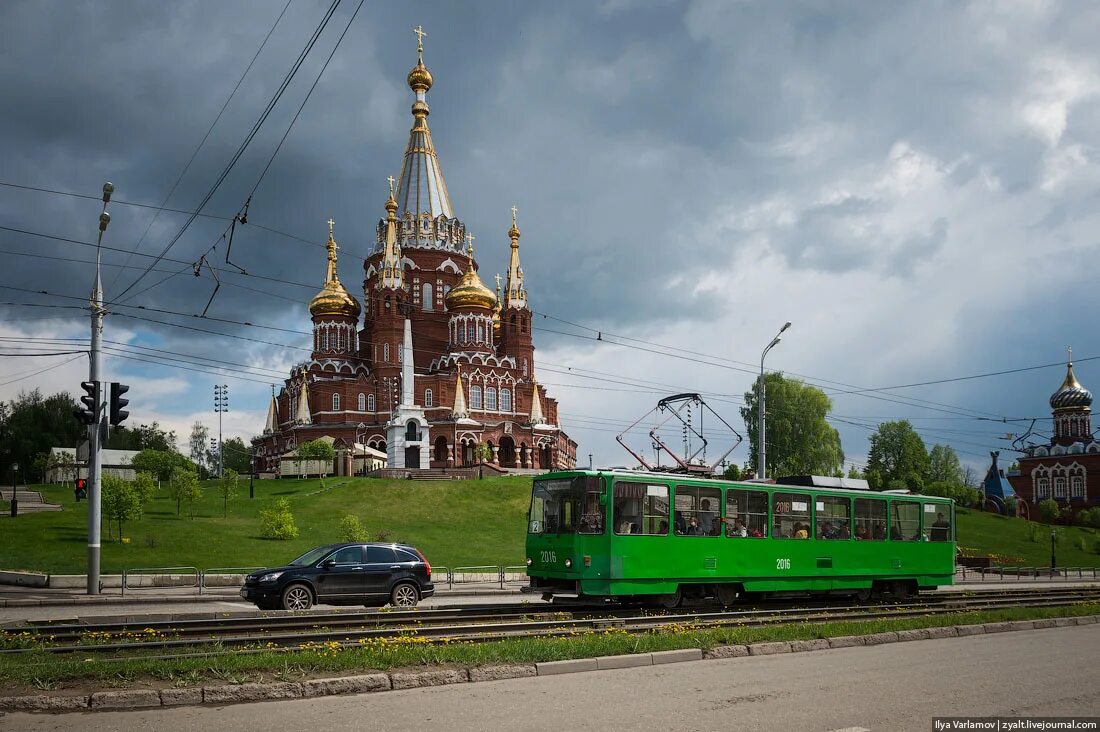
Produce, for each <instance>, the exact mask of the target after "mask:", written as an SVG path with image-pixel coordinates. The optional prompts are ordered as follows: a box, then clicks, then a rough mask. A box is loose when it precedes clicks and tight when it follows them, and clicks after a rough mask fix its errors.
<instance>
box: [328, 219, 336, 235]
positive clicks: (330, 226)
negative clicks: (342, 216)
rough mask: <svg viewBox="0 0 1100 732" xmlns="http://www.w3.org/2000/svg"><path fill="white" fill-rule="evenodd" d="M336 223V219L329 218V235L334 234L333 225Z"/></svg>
mask: <svg viewBox="0 0 1100 732" xmlns="http://www.w3.org/2000/svg"><path fill="white" fill-rule="evenodd" d="M335 223H336V222H335V221H333V220H332V219H329V220H328V235H329V236H332V226H333V224H335Z"/></svg>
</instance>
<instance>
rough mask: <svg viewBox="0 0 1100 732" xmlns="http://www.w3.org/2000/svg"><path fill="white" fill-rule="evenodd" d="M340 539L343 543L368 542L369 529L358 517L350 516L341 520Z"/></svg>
mask: <svg viewBox="0 0 1100 732" xmlns="http://www.w3.org/2000/svg"><path fill="white" fill-rule="evenodd" d="M340 538H341V540H342V541H349V542H350V541H368V539H369V536H368V534H367V529H366V527H365V526H363V524H362V523H361V522H360V521H359V517H358V516H352V515H351V514H348V515H346V516H344V518H342V519H340Z"/></svg>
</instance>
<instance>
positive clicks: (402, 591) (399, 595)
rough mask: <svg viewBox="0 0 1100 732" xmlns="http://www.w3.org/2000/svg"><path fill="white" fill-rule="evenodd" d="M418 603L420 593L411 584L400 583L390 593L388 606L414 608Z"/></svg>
mask: <svg viewBox="0 0 1100 732" xmlns="http://www.w3.org/2000/svg"><path fill="white" fill-rule="evenodd" d="M419 601H420V592H419V591H418V590H417V589H416V585H414V584H412V583H411V582H401V583H399V584H398V585H397V586H396V587H394V588H393V592H391V593H390V604H391V605H393V606H394V607H416V603H418V602H419Z"/></svg>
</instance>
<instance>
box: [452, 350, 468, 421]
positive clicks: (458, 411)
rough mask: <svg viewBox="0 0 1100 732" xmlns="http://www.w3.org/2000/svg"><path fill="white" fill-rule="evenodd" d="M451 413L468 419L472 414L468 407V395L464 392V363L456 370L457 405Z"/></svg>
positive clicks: (455, 416)
mask: <svg viewBox="0 0 1100 732" xmlns="http://www.w3.org/2000/svg"><path fill="white" fill-rule="evenodd" d="M451 415H452V416H453V417H454V418H455V419H456V420H457V419H466V418H467V417H469V416H470V410H468V409H467V408H466V395H465V394H464V393H463V392H462V365H461V364H460V365H459V367H458V369H457V370H456V371H455V405H454V408H453V409H451Z"/></svg>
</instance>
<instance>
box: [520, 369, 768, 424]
mask: <svg viewBox="0 0 1100 732" xmlns="http://www.w3.org/2000/svg"><path fill="white" fill-rule="evenodd" d="M523 375H524V376H526V375H527V359H526V358H525V359H523ZM765 411H767V410H765Z"/></svg>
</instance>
